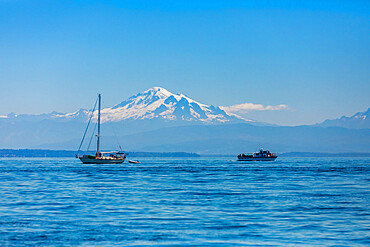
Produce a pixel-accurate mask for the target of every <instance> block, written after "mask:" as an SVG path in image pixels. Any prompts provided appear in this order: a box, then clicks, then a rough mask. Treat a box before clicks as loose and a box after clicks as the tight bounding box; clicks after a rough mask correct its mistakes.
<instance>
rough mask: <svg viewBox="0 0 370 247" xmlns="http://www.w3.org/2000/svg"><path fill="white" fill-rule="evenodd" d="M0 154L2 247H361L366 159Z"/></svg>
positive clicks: (369, 239)
mask: <svg viewBox="0 0 370 247" xmlns="http://www.w3.org/2000/svg"><path fill="white" fill-rule="evenodd" d="M141 161H142V164H139V165H138V164H127V163H125V164H122V165H83V164H81V163H80V162H79V161H78V160H76V159H69V158H53V159H51V158H40V159H38V158H30V159H26V158H2V159H0V196H1V199H0V245H2V246H23V245H24V246H26V245H27V246H28V245H31V246H46V245H47V246H48V245H53V246H61V245H81V246H113V245H117V246H130V245H132V246H147V245H158V246H258V245H260V246H369V245H370V204H369V203H370V173H369V171H370V159H369V158H278V160H276V161H275V162H252V163H239V162H236V161H233V160H231V159H230V158H218V159H215V158H186V159H183V158H177V159H174V158H168V159H164V158H146V159H141Z"/></svg>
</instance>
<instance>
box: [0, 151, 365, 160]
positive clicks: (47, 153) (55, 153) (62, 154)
mask: <svg viewBox="0 0 370 247" xmlns="http://www.w3.org/2000/svg"><path fill="white" fill-rule="evenodd" d="M128 153H129V157H234V156H235V157H236V154H235V155H232V154H225V155H218V154H215V155H212V154H209V155H199V154H197V153H187V152H128ZM90 154H94V152H90ZM75 155H76V151H71V150H50V149H0V157H24V158H32V157H40V158H41V157H46V158H52V157H74V156H75ZM278 156H279V157H370V153H319V152H287V153H278Z"/></svg>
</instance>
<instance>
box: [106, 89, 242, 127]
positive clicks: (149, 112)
mask: <svg viewBox="0 0 370 247" xmlns="http://www.w3.org/2000/svg"><path fill="white" fill-rule="evenodd" d="M101 119H102V122H111V121H112V122H117V121H122V120H127V119H133V120H136V119H164V120H168V121H171V120H185V121H200V122H204V123H211V122H220V123H224V122H229V121H231V120H233V119H241V118H238V117H237V116H231V115H229V114H227V113H226V112H225V111H223V110H221V109H220V108H219V107H216V106H212V105H211V106H208V105H205V104H201V103H199V102H197V101H195V100H192V99H190V98H189V97H187V96H185V95H183V94H173V93H171V92H169V91H167V90H166V89H164V88H161V87H153V88H150V89H149V90H147V91H145V92H143V93H139V94H137V95H135V96H132V97H130V98H129V99H127V100H125V101H123V102H121V103H119V104H118V105H115V106H113V107H110V108H105V109H103V110H102V115H101Z"/></svg>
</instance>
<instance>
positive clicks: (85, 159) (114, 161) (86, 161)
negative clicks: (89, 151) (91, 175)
mask: <svg viewBox="0 0 370 247" xmlns="http://www.w3.org/2000/svg"><path fill="white" fill-rule="evenodd" d="M79 159H80V160H81V161H82V163H84V164H122V163H123V162H124V161H125V158H118V159H114V158H106V157H104V158H98V159H97V158H89V157H79Z"/></svg>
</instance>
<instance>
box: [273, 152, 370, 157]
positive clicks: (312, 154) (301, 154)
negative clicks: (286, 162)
mask: <svg viewBox="0 0 370 247" xmlns="http://www.w3.org/2000/svg"><path fill="white" fill-rule="evenodd" d="M278 155H279V156H280V157H370V153H316V152H290V153H281V154H278Z"/></svg>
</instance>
